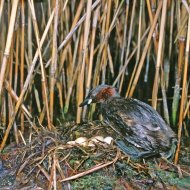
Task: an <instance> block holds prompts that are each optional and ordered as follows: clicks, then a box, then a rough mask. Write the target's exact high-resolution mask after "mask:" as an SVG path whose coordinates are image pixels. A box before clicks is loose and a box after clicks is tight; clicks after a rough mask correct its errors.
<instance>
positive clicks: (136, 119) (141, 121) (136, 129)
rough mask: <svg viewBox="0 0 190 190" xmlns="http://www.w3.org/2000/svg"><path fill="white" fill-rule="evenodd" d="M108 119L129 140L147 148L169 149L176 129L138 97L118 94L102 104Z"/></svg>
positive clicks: (105, 116) (104, 114)
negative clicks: (133, 97) (124, 96)
mask: <svg viewBox="0 0 190 190" xmlns="http://www.w3.org/2000/svg"><path fill="white" fill-rule="evenodd" d="M102 114H103V117H104V119H105V120H106V122H107V123H108V124H109V125H110V126H111V127H112V128H114V130H116V131H117V132H119V133H120V134H121V135H122V136H123V137H124V138H125V140H127V141H128V142H129V143H131V144H133V145H135V146H136V147H138V148H140V149H143V150H155V149H158V150H163V151H165V150H167V149H169V148H170V147H171V141H172V139H173V138H175V133H174V132H173V131H172V129H171V128H170V127H169V126H168V125H167V124H166V122H165V121H164V120H163V119H162V117H161V116H160V115H159V114H158V112H157V111H155V110H154V109H153V108H152V107H151V106H149V105H148V104H146V103H143V102H141V101H139V100H136V99H131V98H128V99H124V98H121V97H117V98H116V97H114V98H110V99H108V100H107V101H106V102H104V103H103V104H102Z"/></svg>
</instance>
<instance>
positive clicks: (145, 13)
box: [0, 0, 190, 164]
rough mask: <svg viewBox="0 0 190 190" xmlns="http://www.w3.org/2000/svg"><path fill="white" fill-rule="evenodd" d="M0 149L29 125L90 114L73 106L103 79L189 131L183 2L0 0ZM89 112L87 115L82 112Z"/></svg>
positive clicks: (188, 28)
mask: <svg viewBox="0 0 190 190" xmlns="http://www.w3.org/2000/svg"><path fill="white" fill-rule="evenodd" d="M0 42H1V43H0V119H1V120H0V138H1V143H0V151H2V150H3V149H4V147H5V146H6V145H7V142H8V140H9V139H14V141H16V143H17V145H18V144H20V143H21V142H22V143H25V140H24V138H25V134H27V133H28V131H29V130H30V129H31V128H32V129H33V130H34V131H37V130H38V129H39V128H43V127H47V128H48V129H49V130H50V131H54V129H55V128H54V126H58V124H59V122H60V121H61V122H62V121H65V120H69V119H68V118H72V120H75V121H76V123H80V122H81V121H82V120H83V121H84V120H86V119H87V118H88V119H93V118H96V117H97V113H96V114H94V111H95V106H92V107H91V108H90V110H87V108H83V109H82V108H80V107H79V106H78V105H79V104H80V103H81V102H82V101H83V99H84V97H85V96H86V95H87V94H88V92H89V90H90V89H91V88H93V87H95V86H97V85H98V84H102V83H107V84H111V85H114V86H116V87H118V89H119V92H120V93H121V94H122V96H125V97H135V98H138V99H142V100H143V101H148V102H149V104H151V105H152V106H153V107H154V108H155V109H157V110H158V111H159V112H160V113H161V114H162V116H163V117H164V118H165V120H166V121H167V122H168V123H169V124H170V125H171V126H172V127H173V129H174V130H175V131H176V133H178V147H177V151H176V155H175V164H177V163H178V160H179V153H180V148H181V138H182V137H184V136H187V137H189V128H188V127H187V125H188V123H189V117H190V99H189V79H190V78H189V76H190V75H189V44H190V43H189V42H190V14H189V1H187V0H183V1H173V0H146V1H144V0H134V1H128V0H126V1H125V0H93V1H92V0H88V1H87V0H81V1H77V0H71V1H69V0H65V1H63V0H51V1H50V0H44V1H43V0H41V1H40V0H38V1H35V0H28V1H25V0H20V1H19V0H14V1H5V0H1V1H0ZM88 113H90V114H88Z"/></svg>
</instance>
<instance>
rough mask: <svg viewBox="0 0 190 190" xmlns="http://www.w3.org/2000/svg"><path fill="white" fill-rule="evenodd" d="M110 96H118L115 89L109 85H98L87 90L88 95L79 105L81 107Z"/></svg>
mask: <svg viewBox="0 0 190 190" xmlns="http://www.w3.org/2000/svg"><path fill="white" fill-rule="evenodd" d="M111 97H120V95H119V93H118V92H117V89H116V88H115V87H112V86H109V85H99V86H97V87H96V88H94V89H92V90H91V91H90V92H89V94H88V96H87V97H86V98H85V100H84V101H83V102H82V103H81V104H80V105H79V106H80V107H83V106H85V105H89V104H91V103H103V102H105V101H106V100H107V99H109V98H111Z"/></svg>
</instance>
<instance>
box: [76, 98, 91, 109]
mask: <svg viewBox="0 0 190 190" xmlns="http://www.w3.org/2000/svg"><path fill="white" fill-rule="evenodd" d="M91 103H92V99H91V98H86V99H85V100H84V101H83V102H82V103H81V104H80V105H79V107H83V106H86V105H89V104H91Z"/></svg>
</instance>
